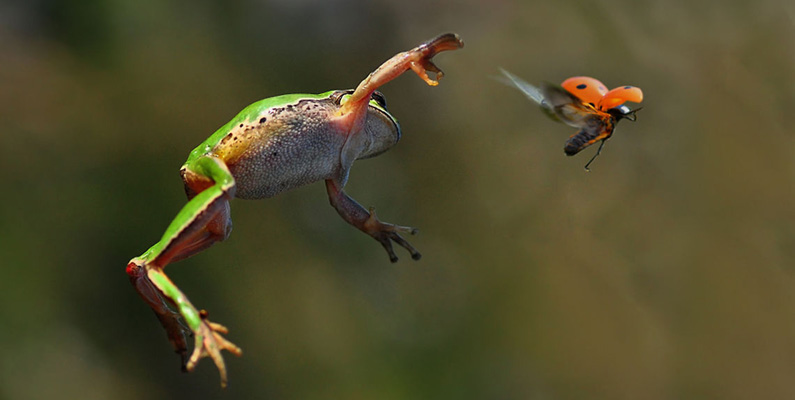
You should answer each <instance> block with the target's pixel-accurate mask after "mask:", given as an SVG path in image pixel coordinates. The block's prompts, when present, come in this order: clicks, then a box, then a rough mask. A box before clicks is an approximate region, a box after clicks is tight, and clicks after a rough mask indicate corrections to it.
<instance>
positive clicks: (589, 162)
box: [585, 119, 634, 172]
mask: <svg viewBox="0 0 795 400" xmlns="http://www.w3.org/2000/svg"><path fill="white" fill-rule="evenodd" d="M632 121H634V119H633V120H632ZM605 141H607V139H602V142H601V143H600V144H599V149H598V150H596V154H594V155H593V157H591V159H590V160H588V164H585V171H586V172H591V170H590V169H589V168H588V166H589V165H591V163H592V162H593V160H595V159H596V157H598V156H599V154H601V153H602V147H605Z"/></svg>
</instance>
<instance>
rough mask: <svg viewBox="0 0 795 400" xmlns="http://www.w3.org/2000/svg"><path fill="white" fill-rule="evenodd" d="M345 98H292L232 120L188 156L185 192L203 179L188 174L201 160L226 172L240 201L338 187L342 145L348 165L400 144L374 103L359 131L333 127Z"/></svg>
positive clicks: (392, 123)
mask: <svg viewBox="0 0 795 400" xmlns="http://www.w3.org/2000/svg"><path fill="white" fill-rule="evenodd" d="M348 93H350V91H334V92H329V95H328V96H324V97H319V98H303V99H298V100H296V101H295V102H293V103H290V104H283V105H280V106H277V107H266V108H263V109H262V110H259V111H258V112H255V113H249V114H247V115H245V116H242V117H241V116H238V117H236V118H234V119H233V120H232V121H230V123H229V124H227V125H225V126H224V127H222V128H221V129H219V132H221V131H227V130H228V132H227V133H225V134H223V135H219V136H218V137H216V138H211V139H210V140H208V141H207V142H205V143H202V144H201V145H199V146H198V147H197V148H196V149H195V150H194V151H193V152H192V153H191V157H190V158H189V159H188V162H186V164H185V166H183V168H182V170H181V173H182V177H183V180H184V181H185V184H186V187H187V189H188V191H189V192H190V191H191V190H190V188H191V187H196V184H195V181H196V180H203V179H205V178H204V177H202V176H197V175H196V174H194V173H192V172H191V171H190V170H189V164H190V162H191V160H193V159H195V158H197V157H199V156H204V155H213V156H216V157H218V158H219V159H221V160H222V161H223V162H224V163H225V164H226V165H227V166H228V167H229V170H230V171H231V173H232V176H233V177H234V178H235V183H236V191H235V197H238V198H242V199H262V198H268V197H273V196H275V195H277V194H279V193H281V192H283V191H285V190H289V189H293V188H296V187H299V186H302V185H305V184H308V183H312V182H316V181H320V180H325V179H335V180H337V181H338V182H340V183H342V184H343V185H344V183H345V181H347V177H348V171H349V169H350V165H344V164H346V163H343V162H342V160H341V152H342V150H343V147H344V146H345V144H346V142H348V141H350V143H349V146H348V147H347V149H346V150H347V151H348V152H349V153H348V154H349V155H350V156H351V160H350V161H353V160H356V159H361V158H368V157H373V156H376V155H378V154H380V153H382V152H384V151H386V150H388V149H389V148H391V147H392V146H394V145H395V144H396V143H397V142H398V140H399V139H400V127H399V125H398V123H397V121H396V120H395V119H394V118H393V117H392V116H391V115H390V114H389V113H388V112H386V108H385V107H384V106H385V104H379V103H377V102H376V101H375V100H373V101H371V104H370V106H369V107H368V113H367V119H366V121H365V124H364V129H363V130H362V131H361V132H350V133H349V132H348V131H347V130H346V129H344V127H343V126H342V125H341V124H339V123H337V121H336V119H335V117H334V115H335V113H336V112H337V111H338V110H339V108H340V105H339V102H340V99H341V98H342V96H344V95H346V94H348ZM255 104H256V103H255ZM241 114H243V113H241ZM214 136H216V135H214ZM351 136H355V137H351ZM212 142H215V144H212ZM347 164H350V163H347ZM207 183H208V184H209V183H210V182H207ZM199 186H201V185H199Z"/></svg>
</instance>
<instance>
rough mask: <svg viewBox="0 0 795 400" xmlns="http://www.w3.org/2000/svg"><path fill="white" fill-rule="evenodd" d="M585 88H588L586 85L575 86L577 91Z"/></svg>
mask: <svg viewBox="0 0 795 400" xmlns="http://www.w3.org/2000/svg"><path fill="white" fill-rule="evenodd" d="M587 87H588V85H586V84H584V83H581V84H579V85H577V89H585V88H587Z"/></svg>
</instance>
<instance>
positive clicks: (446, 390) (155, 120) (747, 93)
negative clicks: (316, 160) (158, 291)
mask: <svg viewBox="0 0 795 400" xmlns="http://www.w3.org/2000/svg"><path fill="white" fill-rule="evenodd" d="M447 31H452V32H457V33H459V34H460V35H461V37H462V38H463V39H464V41H465V43H466V46H465V48H464V49H463V50H461V51H456V52H447V53H443V54H440V55H439V56H437V57H436V59H435V60H436V62H437V64H438V65H439V66H440V67H441V68H442V69H443V70H444V71H445V72H446V76H445V77H444V79H443V80H442V81H441V84H440V85H439V86H438V87H435V88H431V87H428V86H427V85H425V84H424V83H423V82H422V81H421V80H419V79H417V78H416V77H415V76H409V75H410V74H406V75H404V76H402V77H400V78H398V79H397V80H395V81H393V82H391V83H389V84H388V85H386V86H384V87H383V88H382V89H381V90H382V92H383V93H384V94H385V95H386V97H387V100H388V104H389V107H390V111H391V112H392V113H393V114H394V115H395V116H397V118H398V119H399V120H400V122H401V125H402V128H403V139H402V140H401V142H400V143H399V144H398V145H397V146H396V147H395V148H394V149H392V150H391V151H389V152H388V153H385V154H384V155H382V156H379V157H377V158H374V159H371V160H364V161H359V162H357V163H356V164H355V165H354V168H353V170H352V174H351V180H350V182H349V184H348V186H347V191H348V192H349V193H350V194H351V195H352V196H353V197H354V198H356V199H357V200H359V201H360V202H361V203H362V204H364V205H366V206H369V205H374V206H376V207H377V209H378V211H379V216H380V217H381V218H382V219H384V220H386V221H389V222H394V223H399V224H404V225H412V226H416V227H418V228H420V234H419V235H418V236H416V237H412V238H411V239H412V243H413V244H414V245H415V246H416V247H417V248H418V249H419V250H420V251H421V252H422V253H423V255H424V257H423V258H422V260H421V261H419V262H414V261H412V260H411V259H410V258H409V257H408V254H407V253H405V252H400V253H399V256H401V260H400V262H398V263H397V264H390V263H389V260H388V258H387V256H386V254H385V253H384V251H383V250H382V249H381V247H380V246H379V245H378V243H376V242H375V241H373V240H372V239H370V238H368V237H366V236H365V235H363V234H362V233H360V232H358V231H357V230H355V229H353V228H351V227H350V226H348V225H347V224H346V223H344V222H343V221H342V220H341V219H340V218H339V216H338V215H337V214H336V212H335V211H334V210H333V209H332V208H331V207H330V206H329V205H328V201H327V199H326V195H325V189H324V187H323V185H322V184H321V183H317V184H313V185H309V186H307V187H303V188H300V189H297V190H294V191H291V192H288V193H284V194H282V195H280V196H278V197H276V198H273V199H269V200H266V201H245V200H235V201H233V202H232V215H233V219H234V222H235V228H234V231H233V233H232V236H231V237H230V239H229V240H227V241H226V242H223V243H221V244H217V245H215V246H214V247H212V248H211V249H209V250H207V251H205V252H203V253H201V254H199V255H197V256H194V257H192V258H190V259H188V260H185V261H181V262H179V263H177V264H174V265H172V266H170V267H169V268H168V269H167V272H168V273H169V275H170V276H171V277H172V278H173V279H174V281H175V282H176V283H177V284H178V285H179V286H180V287H181V288H182V289H183V290H184V291H185V292H186V293H187V294H188V296H190V298H191V300H192V301H193V302H194V304H196V305H197V307H200V308H206V309H207V310H209V311H210V314H211V317H212V318H213V319H214V320H216V321H218V322H220V323H223V324H225V325H227V326H228V327H229V328H230V330H231V332H230V333H229V335H228V336H227V337H228V338H229V339H230V340H232V341H233V342H235V343H236V344H238V345H239V346H241V347H242V348H243V350H244V355H243V357H242V358H236V357H234V356H231V355H226V361H227V364H228V370H229V374H230V384H229V387H228V388H227V389H226V390H221V389H220V388H219V385H218V374H217V370H216V369H215V367H214V366H213V364H212V362H211V361H210V360H203V361H202V362H201V363H200V364H199V366H198V368H197V370H196V371H195V372H194V373H192V374H183V373H181V372H180V370H179V360H178V357H177V356H176V355H174V354H173V353H172V351H171V349H170V346H169V343H168V341H167V340H166V337H165V334H164V332H163V330H162V329H161V327H160V326H159V324H158V322H157V320H156V319H155V317H154V316H153V315H152V313H151V311H150V310H149V309H148V308H147V307H146V306H145V305H144V303H143V302H142V301H141V300H140V299H139V298H138V297H137V295H136V294H135V292H134V291H133V290H132V288H131V286H130V284H129V282H128V280H127V277H126V275H125V273H124V267H125V265H126V263H127V261H128V260H129V259H130V258H131V257H133V256H136V255H138V254H140V253H141V252H143V251H144V250H145V249H146V248H147V247H148V246H150V245H152V244H153V243H154V242H155V241H156V240H157V239H158V238H159V237H160V235H161V234H162V232H163V230H164V229H165V227H166V225H167V224H168V223H169V221H170V220H171V218H172V217H173V216H174V215H175V213H176V212H177V210H178V209H179V208H180V207H181V206H182V205H183V204H184V203H185V198H184V193H183V188H182V184H181V182H180V179H179V175H178V173H177V171H178V168H179V167H180V165H181V163H182V162H183V161H184V159H185V158H186V157H187V154H188V152H189V151H190V150H191V149H192V148H193V147H194V146H196V145H197V144H198V143H200V142H201V141H202V140H203V139H205V138H206V137H207V136H209V135H210V134H211V133H212V132H213V131H214V130H215V129H216V128H217V127H219V126H221V125H222V124H224V123H225V122H226V121H228V120H229V119H230V118H231V117H232V116H234V115H235V114H236V113H237V112H238V111H239V110H240V109H242V108H243V107H245V106H246V105H248V104H250V103H252V102H254V101H256V100H259V99H261V98H265V97H270V96H274V95H278V94H284V93H301V92H308V93H319V92H323V91H327V90H331V89H344V88H352V87H354V86H355V85H356V84H358V82H359V81H360V80H361V79H363V78H364V77H365V76H366V75H367V74H368V73H369V72H370V71H372V70H373V69H374V68H375V67H377V66H378V65H379V64H380V63H381V62H383V61H384V60H386V59H387V58H389V57H390V56H392V55H393V54H395V53H397V52H399V51H403V50H406V49H409V48H411V47H414V46H416V45H417V44H419V43H420V42H422V41H424V40H426V39H429V38H431V37H433V36H435V35H437V34H439V33H442V32H447ZM0 54H2V56H0V60H2V62H0V139H2V149H3V155H2V157H0V182H2V194H3V196H2V197H3V202H2V204H3V206H2V207H0V260H2V261H0V270H2V276H3V278H2V279H0V354H2V356H1V357H0V398H3V399H51V398H69V399H77V398H79V399H144V398H145V399H178V398H179V399H200V398H228V399H237V398H240V399H253V398H274V399H329V398H337V399H583V398H588V399H641V398H642V399H685V398H688V399H695V398H698V399H718V398H719V399H748V398H771V399H772V398H793V397H795V380H793V376H795V261H793V260H795V136H794V132H795V131H793V119H792V113H793V111H792V110H793V109H795V6H793V4H792V3H791V2H788V1H784V0H759V1H724V2H714V3H713V2H694V1H685V0H671V1H664V2H652V1H631V0H612V1H597V2H593V1H591V2H579V1H569V0H565V1H539V2H531V1H474V0H468V1H457V2H455V1H430V2H428V1H400V2H394V1H381V0H378V1H367V2H365V1H342V0H339V1H330V0H323V1H320V0H314V1H313V0H300V1H295V0H281V1H254V0H233V1H208V0H199V1H194V2H173V1H171V2H168V1H166V2H161V1H124V0H119V1H110V0H68V1H57V0H51V1H45V0H34V1H30V0H12V1H8V0H6V1H4V2H3V3H0ZM499 67H503V68H505V69H507V70H510V71H511V72H513V73H515V74H517V75H519V76H521V77H523V78H524V79H526V80H527V81H529V82H533V83H540V82H542V81H551V82H560V81H562V80H563V79H565V78H567V77H569V76H573V75H583V74H584V75H591V76H594V77H596V78H599V79H601V80H602V81H603V82H604V83H605V84H607V86H609V87H615V86H618V85H623V84H631V85H637V86H639V87H641V88H642V89H643V90H644V93H645V97H646V98H645V101H644V102H643V104H642V105H643V107H644V109H643V111H641V112H639V113H638V121H637V122H636V123H631V122H626V121H625V122H622V123H621V124H620V125H619V127H618V129H617V131H616V134H615V135H614V137H613V139H612V140H611V141H610V142H609V143H608V144H607V146H606V147H605V149H604V151H603V153H602V155H601V157H600V158H598V159H597V160H596V161H595V162H594V164H593V165H592V172H590V173H586V172H584V171H583V168H582V167H583V165H584V164H585V162H586V161H587V160H588V158H589V157H590V156H591V154H592V153H593V151H595V149H588V150H586V151H584V152H583V153H582V154H580V155H578V156H576V157H573V158H569V157H566V156H564V154H563V143H564V141H565V139H566V137H567V136H568V135H570V134H572V133H573V130H572V128H569V127H566V126H564V125H562V124H556V123H554V122H552V121H550V120H549V119H547V118H546V117H545V116H544V115H543V114H542V113H541V112H539V111H538V109H537V107H535V106H534V105H533V104H531V103H530V102H529V101H527V100H526V99H525V98H524V97H523V96H522V95H521V94H520V93H519V92H518V91H516V90H514V89H512V88H510V87H507V86H504V85H502V84H500V83H499V82H498V81H497V80H495V79H494V77H495V76H496V75H498V73H499V72H498V68H499Z"/></svg>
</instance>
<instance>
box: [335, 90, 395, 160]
mask: <svg viewBox="0 0 795 400" xmlns="http://www.w3.org/2000/svg"><path fill="white" fill-rule="evenodd" d="M351 93H353V89H349V90H338V91H335V92H334V93H333V94H332V95H331V99H332V100H333V101H334V102H335V103H336V104H341V103H342V102H343V100H345V99H346V98H348V97H349V96H350V95H351ZM364 133H365V134H364V135H362V139H363V140H362V148H361V153H360V154H359V156H358V157H357V159H363V158H370V157H375V156H377V155H379V154H381V153H383V152H385V151H387V150H389V148H391V147H392V146H394V145H395V144H396V143H397V142H398V141H399V140H400V125H399V124H398V122H397V119H396V118H395V117H394V116H393V115H392V114H390V113H389V111H387V109H386V98H385V97H384V95H383V94H382V93H381V92H379V91H374V92H373V95H372V96H371V98H370V102H369V104H368V107H367V119H366V120H365V123H364Z"/></svg>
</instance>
